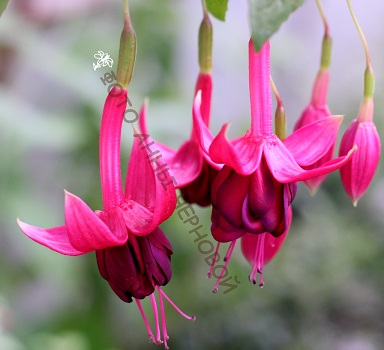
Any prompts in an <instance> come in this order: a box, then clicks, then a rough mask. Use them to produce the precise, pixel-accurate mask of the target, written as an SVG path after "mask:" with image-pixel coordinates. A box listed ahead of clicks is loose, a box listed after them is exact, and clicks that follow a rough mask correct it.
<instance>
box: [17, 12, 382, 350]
mask: <svg viewBox="0 0 384 350" xmlns="http://www.w3.org/2000/svg"><path fill="white" fill-rule="evenodd" d="M124 23H125V25H124V30H123V34H122V40H121V46H120V56H119V66H118V71H117V81H118V83H119V84H118V85H117V86H115V87H114V88H113V89H112V90H111V91H110V92H109V94H108V97H107V99H106V102H105V105H104V110H103V114H102V119H101V130H100V175H101V188H102V199H103V210H102V211H92V210H91V209H90V208H89V207H88V206H87V204H86V203H84V202H83V201H82V200H81V199H80V198H79V197H77V196H75V195H73V194H71V193H69V192H65V225H63V226H58V227H54V228H48V229H44V228H39V227H35V226H31V225H29V224H26V223H23V222H22V221H20V220H19V221H18V223H19V226H20V228H21V230H22V231H23V232H24V233H25V234H26V235H27V236H28V237H30V238H31V239H33V240H34V241H36V242H38V243H40V244H42V245H44V246H46V247H48V248H50V249H53V250H54V251H57V252H59V253H61V254H66V255H81V254H85V253H88V252H92V251H95V252H96V258H97V265H98V268H99V271H100V274H101V276H102V277H103V278H104V279H105V280H106V281H108V283H109V285H110V286H111V288H112V289H113V291H114V292H115V293H116V294H117V295H118V296H119V297H120V298H121V299H122V300H123V301H125V302H132V300H133V299H134V300H135V301H136V303H137V305H138V307H139V310H140V312H141V314H142V317H143V320H144V323H145V325H146V327H147V330H148V335H149V337H150V339H151V340H152V341H153V342H154V343H156V344H160V343H164V346H165V348H168V346H167V339H168V334H167V329H166V319H165V313H164V306H163V299H164V298H165V299H166V300H167V301H169V302H170V303H171V305H172V306H174V307H175V309H176V310H177V311H178V312H179V313H180V314H181V315H182V316H184V317H186V318H188V319H191V320H192V319H194V317H190V316H187V315H186V314H184V313H183V312H182V311H181V310H180V309H178V308H177V307H176V305H175V304H174V303H173V302H172V301H171V300H170V299H169V297H168V296H167V295H166V294H165V293H164V291H162V289H161V286H164V285H165V284H167V283H168V282H169V280H170V278H171V273H172V270H171V264H170V256H171V254H172V247H171V244H170V242H169V241H168V239H167V237H166V236H165V234H164V233H163V231H162V230H161V229H160V227H159V225H160V224H161V223H162V222H164V221H165V220H166V219H168V218H169V217H170V216H171V215H172V213H173V211H174V210H175V207H176V194H175V189H180V191H181V194H182V196H183V198H184V200H185V201H186V202H188V203H196V204H198V205H200V206H210V205H212V226H211V232H212V235H213V237H214V239H215V240H216V241H217V242H218V244H217V249H216V253H215V257H214V258H213V260H212V266H211V271H210V272H209V273H208V274H209V275H212V269H213V268H214V265H215V261H216V257H217V255H218V249H219V246H220V244H221V243H225V242H229V243H230V244H229V247H228V250H227V252H226V255H225V259H224V260H225V267H224V269H223V272H222V274H221V275H220V276H219V277H218V279H217V281H216V285H215V287H214V291H217V289H218V286H219V282H220V279H221V277H222V275H223V273H224V272H225V268H226V267H227V265H228V263H229V260H230V258H231V255H232V252H233V250H234V248H235V245H236V242H237V241H238V240H239V239H240V241H241V249H242V252H243V255H244V256H245V258H246V259H247V260H248V261H249V262H250V264H251V265H252V268H251V272H250V275H249V279H250V281H251V282H252V283H254V284H256V283H259V285H260V286H263V278H262V276H263V269H264V264H266V263H267V262H268V261H270V260H271V259H272V258H273V257H274V256H275V255H276V253H277V252H278V251H279V249H280V247H281V245H282V244H283V241H284V239H285V238H286V236H287V233H288V231H289V227H290V223H291V220H292V209H291V205H292V202H293V200H294V198H295V194H296V190H297V182H299V181H304V182H305V183H306V185H307V186H308V188H309V189H310V190H311V191H312V192H315V191H316V190H317V188H318V187H319V186H320V184H321V183H322V181H323V180H324V179H325V177H326V175H327V174H329V173H330V172H332V171H335V170H340V174H341V181H342V183H343V185H344V188H345V190H346V192H347V193H348V195H349V196H350V197H351V199H352V201H353V203H354V204H356V203H357V201H358V199H359V198H360V197H361V196H362V195H363V194H364V192H365V190H366V189H367V187H368V185H369V183H370V182H371V180H372V177H373V175H374V173H375V170H376V167H377V164H378V161H379V153H380V140H379V136H378V134H377V131H376V128H375V125H374V123H373V120H372V118H373V71H372V67H371V64H370V61H369V58H368V56H367V70H366V75H365V76H366V80H365V94H364V98H363V102H362V104H361V107H360V111H359V113H358V117H357V119H355V120H354V121H353V122H352V124H351V125H350V127H349V128H348V129H347V131H346V132H345V134H344V136H343V138H342V141H341V145H340V151H339V157H338V158H333V153H334V148H335V143H336V139H337V133H338V129H339V127H340V124H341V121H342V117H341V116H334V115H332V114H331V113H330V111H329V109H328V107H327V102H326V95H327V87H328V81H329V62H330V52H331V50H330V49H331V38H330V35H329V31H328V26H325V28H326V30H325V36H324V40H323V52H322V55H323V57H322V61H321V68H320V70H319V72H318V75H317V77H316V80H315V84H314V88H313V93H312V98H311V101H310V103H309V105H308V106H307V107H306V109H305V110H304V112H303V114H302V115H301V117H300V119H299V120H298V122H297V123H296V125H295V131H294V132H293V133H292V134H291V135H289V136H288V137H285V134H286V133H285V112H284V107H283V104H282V102H281V99H280V97H279V95H278V93H277V91H276V89H275V87H274V84H273V82H272V84H271V79H270V44H269V42H268V41H267V42H266V43H265V44H264V45H263V47H262V48H261V50H260V51H259V52H256V51H255V49H254V46H253V42H252V40H250V41H249V47H248V52H249V93H250V104H251V127H250V129H249V130H248V131H247V132H246V133H245V135H244V136H242V137H239V138H236V139H234V140H228V139H227V137H226V132H227V129H228V124H226V125H224V126H223V127H222V129H221V131H220V132H219V134H218V135H217V136H216V137H213V135H212V134H211V132H210V130H209V121H210V108H211V92H212V76H211V66H212V25H211V22H210V19H209V15H208V13H207V11H204V18H203V21H202V23H201V26H200V30H199V64H200V73H199V75H198V78H197V82H196V88H195V97H194V102H193V108H192V115H193V129H192V133H191V137H190V139H189V140H188V141H186V142H185V143H184V144H183V145H182V146H181V147H180V148H179V150H177V151H175V150H173V149H171V148H169V147H167V146H165V145H162V144H160V143H155V141H154V140H153V139H152V138H151V137H150V133H149V132H148V129H147V125H146V113H147V108H146V105H145V104H144V106H143V107H142V109H141V111H140V113H139V130H136V129H135V135H134V136H135V137H134V140H133V146H132V152H131V156H130V160H129V164H128V170H127V177H126V182H125V188H124V189H123V187H122V177H121V169H120V139H121V129H122V123H123V118H124V112H125V108H126V101H127V100H128V98H127V94H128V93H127V88H126V87H124V88H123V87H122V88H120V87H119V86H128V84H129V82H130V80H131V76H132V71H133V63H134V60H135V54H136V36H135V33H134V30H133V28H132V25H131V22H130V19H129V15H128V11H126V18H125V21H124ZM271 85H272V88H273V90H274V91H275V94H276V97H277V101H278V103H277V110H276V123H275V124H276V125H275V129H276V130H275V133H273V131H272V124H273V111H272V88H271ZM121 94H123V98H124V100H125V103H121V98H119V99H117V98H116V96H120V95H121ZM154 144H155V145H156V147H154V149H156V153H157V151H159V152H158V153H159V154H160V155H161V157H155V158H154V157H153V155H154V154H153V149H151V147H150V146H152V145H154ZM154 160H155V161H154ZM159 169H166V170H167V171H163V172H162V176H161V177H160V176H158V174H156V173H157V172H158V170H159ZM173 180H175V181H173ZM165 182H166V183H167V186H164V183H165ZM156 290H157V293H158V301H159V304H160V318H161V328H162V331H160V322H159V313H158V307H157V301H156V297H155V291H156ZM147 296H148V297H149V298H150V301H151V303H152V307H153V310H154V315H155V322H156V325H155V328H156V331H155V335H154V334H153V332H152V330H151V327H150V325H149V322H148V319H147V317H146V315H145V313H144V310H143V308H142V305H141V302H140V300H142V299H143V298H145V297H147ZM161 333H162V336H161Z"/></svg>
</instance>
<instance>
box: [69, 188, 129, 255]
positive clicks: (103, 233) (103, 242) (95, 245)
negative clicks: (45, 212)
mask: <svg viewBox="0 0 384 350" xmlns="http://www.w3.org/2000/svg"><path fill="white" fill-rule="evenodd" d="M65 224H66V226H67V230H68V239H69V242H70V243H71V245H72V246H73V247H74V248H75V249H77V250H79V251H82V252H91V251H93V250H96V249H104V248H107V247H113V246H119V245H122V244H124V243H125V242H126V241H127V239H128V233H127V231H125V232H123V233H122V232H111V230H110V229H109V228H108V226H107V225H106V224H105V223H104V222H103V221H102V220H101V219H99V218H98V216H97V215H96V214H95V213H94V212H93V211H92V210H91V209H90V208H89V207H88V206H87V205H86V204H85V203H84V202H83V201H82V200H81V199H80V198H79V197H77V196H75V195H73V194H71V193H69V192H65Z"/></svg>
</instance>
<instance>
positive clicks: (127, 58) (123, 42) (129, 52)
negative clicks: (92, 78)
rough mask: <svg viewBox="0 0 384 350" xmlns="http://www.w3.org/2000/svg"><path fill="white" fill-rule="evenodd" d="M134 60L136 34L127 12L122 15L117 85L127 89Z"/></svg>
mask: <svg viewBox="0 0 384 350" xmlns="http://www.w3.org/2000/svg"><path fill="white" fill-rule="evenodd" d="M135 60H136V33H135V30H134V28H133V26H132V22H131V18H130V16H129V12H128V10H126V11H125V13H124V28H123V31H122V33H121V37H120V49H119V62H118V64H117V83H118V84H120V85H121V86H123V87H127V86H128V85H129V83H130V82H131V79H132V73H133V68H134V66H135Z"/></svg>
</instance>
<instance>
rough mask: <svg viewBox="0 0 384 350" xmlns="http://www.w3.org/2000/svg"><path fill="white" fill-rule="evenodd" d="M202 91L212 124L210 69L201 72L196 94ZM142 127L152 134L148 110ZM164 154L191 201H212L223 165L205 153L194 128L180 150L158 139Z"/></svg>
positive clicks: (203, 203) (203, 113)
mask: <svg viewBox="0 0 384 350" xmlns="http://www.w3.org/2000/svg"><path fill="white" fill-rule="evenodd" d="M198 91H201V105H200V114H201V117H202V120H203V122H204V124H205V125H206V126H207V127H209V119H210V109H211V94H212V76H211V74H210V73H200V74H199V76H198V79H197V82H196V89H195V94H196V93H197V92H198ZM140 129H141V131H142V132H143V133H144V134H148V129H147V125H146V113H145V112H144V113H143V116H142V118H140ZM156 146H157V148H158V149H159V150H160V153H161V154H162V156H163V159H164V160H163V161H164V163H166V164H167V167H169V172H170V174H171V175H172V176H173V177H174V178H175V182H176V184H175V187H176V188H179V189H180V191H181V194H182V195H183V198H184V200H185V201H186V202H188V203H197V204H198V205H201V206H208V205H210V204H211V187H212V183H213V181H214V179H215V178H216V175H217V174H218V171H219V169H221V167H222V165H219V164H216V163H214V162H213V161H212V160H211V159H210V158H209V156H208V155H207V154H205V153H204V152H203V151H202V149H201V147H200V145H199V141H198V138H197V135H196V131H195V128H193V129H192V133H191V137H190V139H189V140H188V141H186V142H184V143H183V145H181V147H180V148H179V150H178V151H175V150H173V149H171V148H169V147H167V146H165V145H162V144H161V143H158V142H157V143H156Z"/></svg>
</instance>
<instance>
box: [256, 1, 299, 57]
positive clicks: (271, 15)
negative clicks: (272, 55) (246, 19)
mask: <svg viewBox="0 0 384 350" xmlns="http://www.w3.org/2000/svg"><path fill="white" fill-rule="evenodd" d="M304 1H305V0H249V15H250V21H251V28H252V39H253V43H254V45H255V48H256V51H259V50H260V49H261V47H262V46H263V44H264V43H265V42H266V41H267V40H268V39H269V38H270V37H271V35H272V34H273V33H275V32H276V31H277V30H278V29H279V27H280V26H281V24H282V23H283V22H284V21H285V20H286V19H287V18H288V17H289V15H290V14H291V13H292V12H294V11H295V10H296V9H297V8H298V7H299V6H301V5H302V4H303V3H304Z"/></svg>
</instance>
